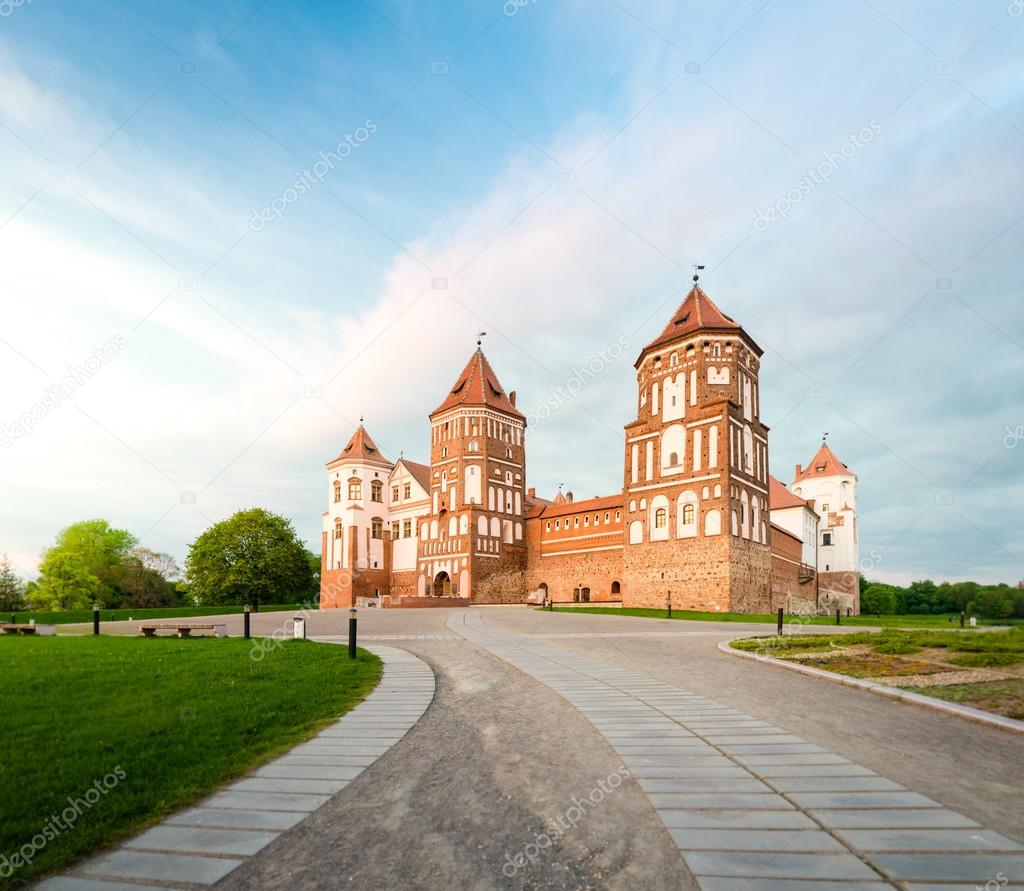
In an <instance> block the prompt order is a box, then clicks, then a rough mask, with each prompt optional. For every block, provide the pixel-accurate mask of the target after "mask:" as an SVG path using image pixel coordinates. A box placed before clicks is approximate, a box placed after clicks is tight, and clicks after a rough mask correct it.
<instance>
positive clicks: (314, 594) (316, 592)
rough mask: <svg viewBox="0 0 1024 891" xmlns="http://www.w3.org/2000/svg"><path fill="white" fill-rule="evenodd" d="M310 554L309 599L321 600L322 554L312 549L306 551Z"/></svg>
mask: <svg viewBox="0 0 1024 891" xmlns="http://www.w3.org/2000/svg"><path fill="white" fill-rule="evenodd" d="M306 553H307V554H308V555H309V573H310V580H309V599H310V600H314V601H319V600H320V555H319V554H314V553H313V552H312V551H306Z"/></svg>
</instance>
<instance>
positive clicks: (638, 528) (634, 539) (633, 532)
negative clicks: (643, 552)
mask: <svg viewBox="0 0 1024 891" xmlns="http://www.w3.org/2000/svg"><path fill="white" fill-rule="evenodd" d="M643 540H644V524H643V523H641V522H640V521H639V520H634V521H633V522H632V523H630V524H629V543H630V544H640V543H641V542H642V541H643Z"/></svg>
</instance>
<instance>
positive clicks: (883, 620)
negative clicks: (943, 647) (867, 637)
mask: <svg viewBox="0 0 1024 891" xmlns="http://www.w3.org/2000/svg"><path fill="white" fill-rule="evenodd" d="M537 609H542V607H537ZM554 611H555V612H558V613H595V614H599V615H606V616H639V617H641V618H645V619H667V618H669V616H668V614H667V611H666V610H663V609H639V608H634V607H627V608H619V607H607V606H603V607H602V606H580V607H573V606H568V607H561V606H556V607H555V610H554ZM671 618H673V619H680V620H685V621H688V622H747V623H750V624H771V625H774V624H776V622H777V621H778V617H777V616H772V615H766V614H764V613H714V612H698V611H696V610H681V609H673V610H672V616H671ZM785 621H786V623H787V625H790V626H792V624H793V623H801V624H806V625H834V624H835V623H836V619H835V616H834V615H832V616H809V617H803V616H791V615H787V616H786V618H785ZM843 624H844V625H853V626H856V627H865V626H866V627H871V628H958V627H959V625H960V614H959V613H957V614H953V613H948V614H942V615H934V616H921V615H902V616H843ZM978 624H979V625H1017V624H1024V619H999V620H996V619H980V618H979V619H978Z"/></svg>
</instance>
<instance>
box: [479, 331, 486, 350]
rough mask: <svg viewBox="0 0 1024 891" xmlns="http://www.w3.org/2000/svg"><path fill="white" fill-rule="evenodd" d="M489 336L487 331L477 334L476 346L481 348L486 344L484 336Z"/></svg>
mask: <svg viewBox="0 0 1024 891" xmlns="http://www.w3.org/2000/svg"><path fill="white" fill-rule="evenodd" d="M486 336H487V332H486V331H481V332H480V333H479V334H477V336H476V348H477V349H480V348H481V347H482V346H483V345H484V338H485V337H486Z"/></svg>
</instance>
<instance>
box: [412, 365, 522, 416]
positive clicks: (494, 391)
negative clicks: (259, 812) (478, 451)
mask: <svg viewBox="0 0 1024 891" xmlns="http://www.w3.org/2000/svg"><path fill="white" fill-rule="evenodd" d="M462 405H468V406H471V405H486V406H487V407H488V408H494V409H497V410H498V411H502V412H505V414H509V415H514V416H515V417H517V418H523V417H524V415H523V413H522V412H520V411H519V410H518V409H517V408H516V407H515V406H514V405H513V404H512V400H511V399H510V398H509V396H508V394H507V393H506V392H505V390H504V388H503V387H502V386H501V382H500V381H499V380H498V376H497V375H496V374H495V373H494V370H493V369H492V368H491V365H490V363H489V362H488V361H487V357H486V356H485V355H484V351H483V350H481V349H477V350H476V351H475V352H474V353H473V355H472V356H470V357H469V361H468V362H467V363H466V367H465V368H464V369H463V370H462V374H460V375H459V376H458V378H456V380H455V385H454V386H453V387H452V388H451V390H450V391H449V392H448V395H447V396H446V397H445V399H444V402H442V403H441V404H440V405H439V406H438V407H437V408H435V409H434V411H432V412H431V417H433V416H434V415H436V414H439V413H440V412H443V411H448V410H449V409H451V408H458V407H459V406H462Z"/></svg>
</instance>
